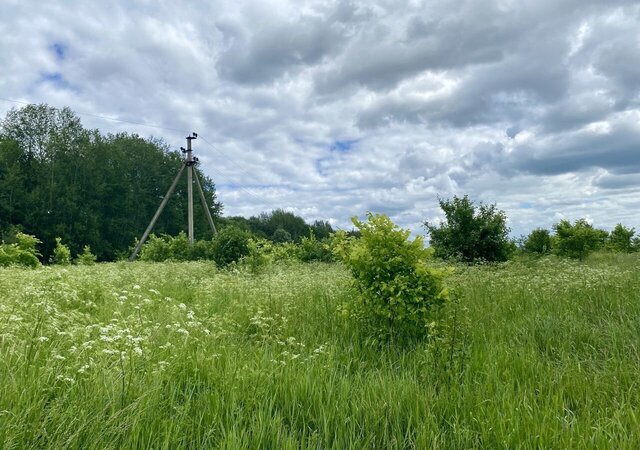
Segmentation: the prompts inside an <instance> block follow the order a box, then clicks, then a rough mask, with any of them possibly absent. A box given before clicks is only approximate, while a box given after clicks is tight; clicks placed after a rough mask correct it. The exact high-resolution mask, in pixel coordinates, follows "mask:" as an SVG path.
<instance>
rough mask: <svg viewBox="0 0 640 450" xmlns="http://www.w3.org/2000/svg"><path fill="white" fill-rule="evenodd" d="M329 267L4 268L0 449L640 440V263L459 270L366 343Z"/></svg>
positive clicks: (550, 444) (335, 269)
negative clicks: (415, 317)
mask: <svg viewBox="0 0 640 450" xmlns="http://www.w3.org/2000/svg"><path fill="white" fill-rule="evenodd" d="M349 279H350V278H349V274H348V273H347V271H346V270H345V269H344V268H342V267H341V266H340V265H328V264H306V265H300V264H295V265H290V266H286V265H282V266H274V267H271V268H269V269H268V270H267V272H266V273H263V274H261V275H251V274H245V273H234V272H231V271H218V270H216V269H215V268H213V266H212V265H211V264H208V263H179V264H170V263H155V264H153V263H133V264H126V263H118V264H100V265H97V266H92V267H67V268H60V267H55V268H51V267H43V268H40V269H36V270H26V269H25V270H23V269H0V448H3V449H13V448H20V449H21V448H51V449H63V448H64V449H67V448H91V449H110V448H135V449H143V448H156V449H157V448H167V449H168V448H229V449H236V448H270V449H287V448H336V449H343V448H380V449H392V448H418V449H426V448H460V449H466V448H479V447H484V448H510V449H511V448H640V353H639V347H640V259H638V256H637V255H635V256H625V257H622V256H618V257H614V256H612V257H606V258H603V259H601V260H593V259H592V260H590V261H587V262H586V263H577V262H567V261H561V260H555V259H543V260H540V261H539V262H530V263H526V264H525V263H508V264H506V265H501V266H494V267H473V268H462V267H460V268H457V269H456V272H455V273H454V274H453V275H451V276H450V277H449V279H448V280H447V283H448V284H449V286H451V287H452V288H453V289H454V291H455V292H457V293H458V295H457V297H458V300H457V302H455V303H453V304H451V305H450V306H449V307H448V309H447V310H445V311H443V312H442V314H441V315H442V317H441V321H442V324H443V326H442V327H441V335H440V337H439V339H438V340H436V341H431V342H425V343H422V344H418V345H416V346H413V347H411V348H397V347H395V346H393V345H387V346H383V347H380V346H379V345H378V346H376V345H375V344H372V343H370V342H369V341H368V340H367V339H366V337H365V336H363V335H362V332H361V331H360V330H359V327H358V326H357V324H354V323H353V322H352V320H350V319H349V317H348V316H346V315H345V313H344V308H343V305H344V304H347V303H348V302H349V301H350V297H351V296H352V294H351V293H350V292H349Z"/></svg>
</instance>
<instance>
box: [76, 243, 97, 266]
mask: <svg viewBox="0 0 640 450" xmlns="http://www.w3.org/2000/svg"><path fill="white" fill-rule="evenodd" d="M95 263H96V255H94V254H93V253H91V247H90V246H88V245H85V246H84V247H83V249H82V253H79V254H78V257H77V258H76V264H78V265H81V266H93V265H94V264H95Z"/></svg>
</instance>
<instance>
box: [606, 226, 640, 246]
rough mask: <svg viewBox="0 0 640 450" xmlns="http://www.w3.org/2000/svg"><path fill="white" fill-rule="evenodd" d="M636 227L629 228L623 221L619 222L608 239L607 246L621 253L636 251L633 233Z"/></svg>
mask: <svg viewBox="0 0 640 450" xmlns="http://www.w3.org/2000/svg"><path fill="white" fill-rule="evenodd" d="M635 233H636V230H635V228H627V227H625V226H624V225H622V224H621V223H619V224H617V225H616V227H615V228H614V229H613V231H612V232H611V234H609V238H608V239H607V244H606V247H607V248H608V249H609V250H613V251H614V252H620V253H631V252H633V251H635V248H634V245H633V244H634V242H633V241H634V239H633V235H634V234H635Z"/></svg>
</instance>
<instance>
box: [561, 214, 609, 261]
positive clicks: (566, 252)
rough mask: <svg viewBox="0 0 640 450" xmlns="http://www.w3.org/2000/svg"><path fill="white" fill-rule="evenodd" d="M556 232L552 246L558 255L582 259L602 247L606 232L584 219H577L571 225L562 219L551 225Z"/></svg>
mask: <svg viewBox="0 0 640 450" xmlns="http://www.w3.org/2000/svg"><path fill="white" fill-rule="evenodd" d="M553 229H554V230H555V232H556V235H555V239H554V248H555V252H556V254H558V255H559V256H566V257H569V258H577V259H584V258H585V257H586V256H587V255H588V254H589V253H591V252H593V251H596V250H600V249H602V248H603V247H604V244H605V241H606V239H607V232H606V231H604V230H598V229H596V228H594V227H593V226H592V225H591V224H589V223H588V222H587V221H586V220H585V219H579V220H576V221H575V222H574V224H573V225H571V223H570V222H569V221H568V220H562V221H560V222H559V223H557V224H555V225H554V226H553Z"/></svg>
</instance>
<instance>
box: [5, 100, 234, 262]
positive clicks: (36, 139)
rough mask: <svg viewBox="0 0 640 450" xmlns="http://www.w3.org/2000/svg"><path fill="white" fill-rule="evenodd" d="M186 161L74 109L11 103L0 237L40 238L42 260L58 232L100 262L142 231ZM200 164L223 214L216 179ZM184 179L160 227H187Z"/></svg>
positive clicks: (200, 227)
mask: <svg viewBox="0 0 640 450" xmlns="http://www.w3.org/2000/svg"><path fill="white" fill-rule="evenodd" d="M181 164H182V155H181V154H179V153H178V152H175V151H170V150H169V147H168V146H167V145H166V144H165V143H164V142H163V141H161V140H157V139H153V138H151V139H144V138H142V137H140V136H138V135H135V134H127V133H119V134H107V135H104V134H101V133H100V132H99V131H98V130H89V129H86V128H84V127H83V126H82V124H81V123H80V119H79V118H78V117H77V116H76V115H75V114H74V113H73V112H72V111H71V110H70V109H68V108H64V109H56V108H52V107H50V106H47V105H29V106H25V107H23V108H21V109H13V110H11V111H9V113H8V114H7V115H6V117H5V118H4V120H2V121H1V122H0V234H1V236H0V237H1V238H2V240H3V241H5V242H8V243H13V242H15V240H16V238H15V237H16V234H17V233H18V232H24V233H26V234H29V235H34V236H37V237H38V239H40V240H41V241H42V244H40V246H39V251H40V252H41V253H42V259H43V260H44V261H48V260H49V259H50V257H51V255H52V253H53V250H54V248H55V245H56V244H55V243H56V238H57V237H59V238H61V239H62V241H63V242H65V243H66V245H68V246H69V248H70V249H71V251H72V253H73V254H77V253H81V252H82V249H83V248H84V246H85V245H88V246H90V247H91V248H92V249H93V251H94V252H95V254H96V255H97V257H98V259H99V260H102V261H110V260H114V259H116V258H117V257H118V256H119V255H121V254H122V253H125V252H126V251H127V250H128V248H129V246H130V245H131V243H132V242H133V241H134V240H135V238H136V237H138V236H140V235H141V234H142V232H143V231H144V229H145V228H146V226H147V225H148V223H149V220H150V219H151V217H152V216H153V214H154V212H155V211H156V209H157V208H158V205H159V203H160V201H161V199H162V197H163V196H164V195H165V193H166V190H167V189H168V187H169V184H170V183H171V181H172V180H173V178H174V177H175V175H176V173H177V171H178V169H179V168H180V165H181ZM196 170H197V171H198V174H199V176H200V179H201V180H202V181H203V189H204V191H205V196H206V198H207V202H208V204H209V205H211V208H212V209H211V213H212V214H213V216H214V217H216V218H217V217H219V216H220V214H221V212H222V205H221V204H220V202H218V201H217V199H216V190H215V185H214V183H213V181H212V180H211V179H210V178H208V177H206V176H205V175H204V174H203V173H202V172H201V171H200V170H199V169H198V168H196ZM186 184H187V183H186V180H185V181H184V182H182V183H179V185H178V187H177V189H176V193H175V194H174V196H173V197H172V198H171V200H170V201H169V203H168V204H167V207H166V208H165V210H164V212H163V213H162V215H161V217H160V219H159V220H158V223H157V225H156V228H155V230H156V231H157V232H158V233H166V234H172V235H175V234H177V233H178V232H179V231H180V230H183V229H185V227H186V213H185V211H186ZM194 210H195V214H194V215H195V227H194V228H195V232H196V234H197V235H199V236H205V237H206V236H210V234H208V233H210V231H209V227H208V224H207V222H206V220H205V218H204V217H205V216H204V211H202V210H201V205H200V202H194Z"/></svg>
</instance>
